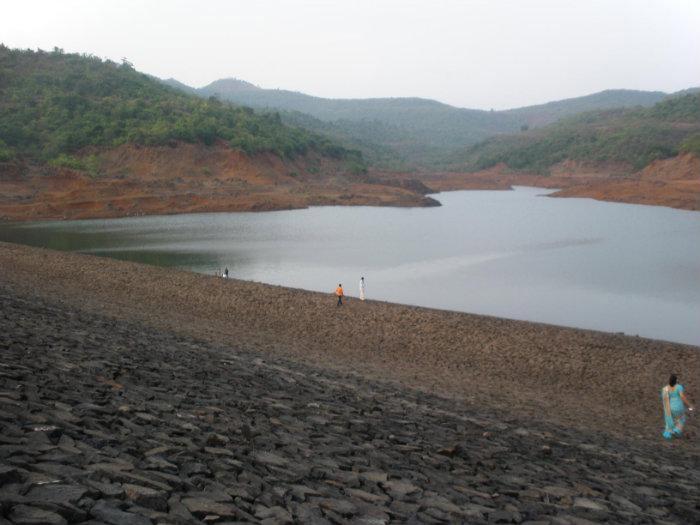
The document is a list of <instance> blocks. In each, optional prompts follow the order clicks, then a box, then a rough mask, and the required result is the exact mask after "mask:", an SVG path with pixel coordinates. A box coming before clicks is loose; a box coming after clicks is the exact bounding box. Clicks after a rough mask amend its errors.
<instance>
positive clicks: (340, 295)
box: [335, 284, 344, 306]
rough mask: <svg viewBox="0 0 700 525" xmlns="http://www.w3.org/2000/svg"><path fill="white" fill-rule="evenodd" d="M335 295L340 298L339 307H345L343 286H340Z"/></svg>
mask: <svg viewBox="0 0 700 525" xmlns="http://www.w3.org/2000/svg"><path fill="white" fill-rule="evenodd" d="M335 295H336V296H337V297H338V304H337V306H343V295H344V294H343V285H342V284H338V288H336V289H335Z"/></svg>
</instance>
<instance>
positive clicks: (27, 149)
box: [0, 45, 361, 166]
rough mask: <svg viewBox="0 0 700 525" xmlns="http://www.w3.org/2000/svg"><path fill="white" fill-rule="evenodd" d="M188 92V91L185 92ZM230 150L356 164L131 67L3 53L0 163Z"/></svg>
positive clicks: (271, 121)
mask: <svg viewBox="0 0 700 525" xmlns="http://www.w3.org/2000/svg"><path fill="white" fill-rule="evenodd" d="M180 87H182V86H180ZM178 142H180V143H201V144H205V145H211V144H214V143H217V144H219V143H222V142H223V143H225V144H228V145H229V147H231V148H234V149H240V150H243V151H245V152H246V153H249V154H256V153H264V152H265V153H272V154H275V155H278V156H280V157H283V158H294V157H296V156H298V155H302V154H305V153H307V152H309V151H315V152H318V153H319V154H320V155H322V156H329V157H333V158H343V157H346V156H351V157H353V158H355V159H356V160H357V161H358V162H361V159H360V158H359V157H358V156H357V153H356V152H349V151H348V150H346V149H344V148H342V147H340V146H338V145H337V144H335V143H333V142H331V141H330V140H328V139H326V138H324V137H321V136H320V135H317V134H314V133H311V132H309V131H307V130H302V129H298V128H291V127H289V126H286V125H284V124H283V123H282V122H281V120H280V117H279V115H276V114H264V115H260V114H256V113H254V112H253V111H252V110H251V109H249V108H243V107H236V106H233V105H231V104H229V103H228V102H222V101H220V100H218V99H216V98H211V99H202V98H201V97H198V96H194V95H188V94H185V93H183V92H182V91H180V90H177V89H173V88H170V87H167V86H165V85H163V83H162V82H160V81H158V80H156V79H154V78H152V77H149V76H148V75H145V74H143V73H139V72H137V71H135V70H134V69H133V67H132V66H131V65H130V64H129V63H128V62H124V63H122V64H116V63H114V62H111V61H103V60H101V59H99V58H96V57H93V56H88V55H78V54H65V53H63V52H62V51H61V50H60V49H55V50H54V51H52V52H46V51H36V52H35V51H30V50H15V49H10V48H7V47H5V46H2V45H0V161H4V162H8V161H13V160H16V161H27V162H52V163H54V164H62V165H68V166H69V165H70V164H71V163H74V159H72V156H73V155H75V154H76V153H78V152H80V151H81V150H84V149H85V148H88V147H98V148H112V147H116V146H120V145H123V144H128V143H131V144H138V145H146V146H159V145H165V144H169V145H174V144H176V143H178Z"/></svg>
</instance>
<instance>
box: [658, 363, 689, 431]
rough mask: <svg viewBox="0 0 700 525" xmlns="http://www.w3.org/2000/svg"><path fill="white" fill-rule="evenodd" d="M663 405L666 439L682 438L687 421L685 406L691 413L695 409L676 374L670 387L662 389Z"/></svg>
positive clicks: (669, 381)
mask: <svg viewBox="0 0 700 525" xmlns="http://www.w3.org/2000/svg"><path fill="white" fill-rule="evenodd" d="M661 403H662V404H663V407H664V423H665V425H664V432H663V436H664V438H665V439H671V438H673V437H681V436H682V435H683V427H684V426H685V420H686V416H685V405H687V406H688V410H689V411H691V412H692V411H693V410H694V408H693V407H692V406H690V402H689V401H688V398H687V397H686V396H685V389H684V388H683V385H681V384H680V383H678V378H677V377H676V374H672V375H671V377H670V378H669V380H668V385H666V386H665V387H663V388H662V389H661Z"/></svg>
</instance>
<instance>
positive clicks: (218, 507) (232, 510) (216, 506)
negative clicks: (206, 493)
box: [182, 498, 238, 518]
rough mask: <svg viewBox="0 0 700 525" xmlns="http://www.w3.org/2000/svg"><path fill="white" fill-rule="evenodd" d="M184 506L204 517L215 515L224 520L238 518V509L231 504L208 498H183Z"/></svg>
mask: <svg viewBox="0 0 700 525" xmlns="http://www.w3.org/2000/svg"><path fill="white" fill-rule="evenodd" d="M182 504H183V505H184V506H185V507H187V510H189V511H190V512H191V513H192V514H195V515H197V516H199V517H204V516H207V515H209V514H215V515H217V516H220V517H222V518H235V517H236V516H238V508H237V507H236V506H235V505H233V504H231V503H219V502H217V501H214V500H212V499H207V498H182Z"/></svg>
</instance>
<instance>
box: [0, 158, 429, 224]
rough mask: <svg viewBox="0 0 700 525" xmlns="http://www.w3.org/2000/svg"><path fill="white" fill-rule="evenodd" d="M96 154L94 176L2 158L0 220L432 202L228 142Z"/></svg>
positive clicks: (325, 162)
mask: <svg viewBox="0 0 700 525" xmlns="http://www.w3.org/2000/svg"><path fill="white" fill-rule="evenodd" d="M87 153H89V152H87ZM99 158H100V162H99V175H97V176H94V177H93V176H90V175H89V174H87V173H85V172H80V171H75V170H71V169H67V168H51V167H45V166H44V167H28V168H20V167H18V166H12V165H2V164H0V219H5V220H36V219H87V218H97V217H100V218H102V217H124V216H131V215H155V214H172V213H192V212H216V211H265V210H281V209H293V208H304V207H307V206H310V205H321V204H327V205H335V204H344V205H360V204H361V205H375V206H379V205H391V206H428V205H431V204H432V205H434V204H436V203H435V201H433V200H432V199H430V198H429V197H425V196H424V195H422V194H420V193H417V192H416V191H414V190H412V189H410V188H406V187H400V186H401V185H400V184H399V183H397V182H394V181H388V182H387V184H383V183H378V182H376V181H373V180H371V179H370V178H369V177H367V176H366V175H362V174H360V175H358V174H353V173H351V172H350V171H349V170H348V169H347V168H346V167H345V166H344V165H343V164H342V161H339V162H336V161H333V160H330V159H328V158H323V157H320V156H312V155H308V156H306V157H303V158H299V159H297V160H294V161H290V160H282V159H280V158H279V157H276V156H274V155H256V156H248V155H246V154H245V153H241V152H240V151H236V150H233V149H231V148H229V147H227V146H225V145H220V146H216V145H215V146H204V145H197V144H178V145H176V146H175V147H168V146H163V147H137V146H133V145H124V146H120V147H118V148H115V149H111V150H107V151H102V152H99ZM391 184H394V185H393V186H392V185H391Z"/></svg>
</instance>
